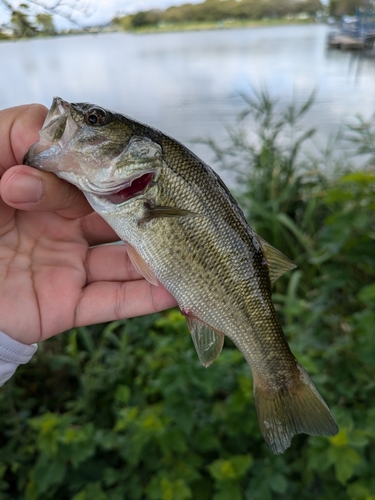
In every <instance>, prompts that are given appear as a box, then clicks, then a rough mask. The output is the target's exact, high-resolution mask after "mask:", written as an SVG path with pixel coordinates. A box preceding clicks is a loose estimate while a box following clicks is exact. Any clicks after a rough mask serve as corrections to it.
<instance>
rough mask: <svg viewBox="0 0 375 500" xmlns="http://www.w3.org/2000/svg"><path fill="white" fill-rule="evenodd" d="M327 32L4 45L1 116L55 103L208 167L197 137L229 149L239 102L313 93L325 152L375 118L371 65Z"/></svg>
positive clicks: (0, 52) (313, 115)
mask: <svg viewBox="0 0 375 500" xmlns="http://www.w3.org/2000/svg"><path fill="white" fill-rule="evenodd" d="M328 30H329V28H328V27H327V26H324V25H308V26H302V25H301V26H280V27H265V28H253V29H235V30H217V31H197V32H185V33H163V34H143V35H136V34H129V33H109V34H99V35H84V36H82V35H81V36H79V35H77V36H67V37H60V38H49V39H48V38H45V39H34V40H25V41H23V40H21V41H16V42H1V43H0V68H1V72H0V108H5V107H8V106H13V105H17V104H23V103H29V102H40V103H43V104H45V105H46V106H49V105H50V103H51V100H52V97H53V96H55V95H59V96H60V97H63V98H64V99H66V100H68V101H75V102H77V101H78V102H79V101H89V102H94V103H96V104H100V105H102V106H104V107H107V108H110V109H114V110H116V111H119V112H122V113H125V114H127V115H129V116H132V117H134V118H136V119H138V120H140V121H143V122H146V123H148V124H150V125H153V126H155V127H157V128H159V129H161V130H162V131H164V132H166V133H168V134H170V135H172V136H173V137H175V138H177V139H179V140H180V141H182V142H184V143H186V144H188V145H189V146H190V147H191V149H193V150H194V151H195V152H196V153H197V154H198V155H200V156H201V157H203V159H205V160H206V161H209V162H210V160H211V158H212V153H211V151H210V150H209V149H208V148H207V147H206V146H202V145H197V144H192V141H193V140H194V139H195V138H198V137H213V138H215V139H216V140H218V141H224V140H225V139H226V137H227V135H226V129H225V126H226V125H230V124H233V123H234V121H235V118H236V116H237V115H238V113H239V112H240V111H241V110H242V109H243V101H242V99H241V97H240V96H239V94H240V93H243V92H245V93H251V88H255V89H260V88H263V87H266V88H267V89H268V90H269V92H270V94H271V95H273V96H275V97H279V98H280V102H281V105H283V104H284V105H286V104H288V103H290V102H291V100H292V99H294V100H295V101H296V102H297V103H298V102H299V103H300V102H302V101H304V100H305V99H307V97H308V96H309V95H310V93H311V92H312V91H313V90H314V89H317V91H318V93H317V97H316V104H315V106H314V107H313V109H312V110H311V111H310V112H309V114H308V116H307V118H306V119H305V122H306V123H307V124H308V125H309V126H315V127H317V128H318V135H317V137H316V139H315V141H317V143H318V144H321V143H322V141H323V142H324V140H325V139H326V137H327V136H328V135H329V134H331V133H335V132H336V131H337V129H338V127H339V126H340V124H341V123H342V122H343V121H345V120H347V119H348V118H349V117H352V116H354V115H355V114H357V113H359V114H361V115H363V116H364V117H370V116H371V115H372V114H373V113H374V112H375V59H371V58H368V59H364V58H360V57H358V55H355V54H352V53H350V52H343V51H341V52H340V51H331V50H328V49H327V48H326V36H327V33H328Z"/></svg>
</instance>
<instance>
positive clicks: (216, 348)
mask: <svg viewBox="0 0 375 500" xmlns="http://www.w3.org/2000/svg"><path fill="white" fill-rule="evenodd" d="M186 322H187V326H188V328H189V331H190V333H191V337H192V339H193V342H194V346H195V349H196V351H197V353H198V357H199V360H200V362H201V363H202V365H203V366H205V367H206V368H208V367H209V366H210V364H211V363H212V362H213V361H215V359H216V358H217V357H218V356H219V354H220V353H221V350H222V348H223V344H224V334H223V333H222V332H218V331H215V330H213V329H212V328H211V327H210V326H208V325H206V324H205V323H203V322H202V321H200V320H199V319H197V318H195V317H193V316H186Z"/></svg>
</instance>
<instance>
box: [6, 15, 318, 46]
mask: <svg viewBox="0 0 375 500" xmlns="http://www.w3.org/2000/svg"><path fill="white" fill-rule="evenodd" d="M322 23H323V24H324V21H323V20H316V19H314V18H311V17H307V18H298V17H292V18H281V19H260V20H254V19H251V20H250V19H249V20H244V21H236V20H223V21H219V22H199V23H196V22H195V23H189V22H186V23H173V24H160V25H158V26H155V25H154V26H144V27H140V28H136V29H122V28H121V27H119V26H116V25H113V26H106V27H100V26H97V27H90V28H84V27H83V28H82V29H81V30H70V31H67V32H58V33H56V34H55V35H45V34H44V33H41V34H40V35H36V36H33V37H16V36H5V35H3V36H2V34H1V32H0V43H1V42H10V41H17V40H28V39H30V40H31V39H35V38H55V37H63V36H69V35H90V34H91V35H92V34H100V33H130V34H135V35H143V34H149V33H177V32H186V31H213V30H230V29H253V28H266V27H275V26H293V25H308V24H322Z"/></svg>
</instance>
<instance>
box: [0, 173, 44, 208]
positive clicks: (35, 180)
mask: <svg viewBox="0 0 375 500" xmlns="http://www.w3.org/2000/svg"><path fill="white" fill-rule="evenodd" d="M6 189H7V197H8V200H9V201H10V202H12V203H35V202H36V201H39V200H40V198H41V197H42V194H43V191H44V186H43V182H42V180H41V179H39V177H34V176H33V175H27V174H14V175H13V176H12V177H11V178H10V179H9V180H8V182H7V183H6Z"/></svg>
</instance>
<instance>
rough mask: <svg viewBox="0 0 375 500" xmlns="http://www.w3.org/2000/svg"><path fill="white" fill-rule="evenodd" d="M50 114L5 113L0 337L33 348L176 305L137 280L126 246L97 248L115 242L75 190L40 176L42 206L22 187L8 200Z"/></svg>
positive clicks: (0, 141)
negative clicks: (27, 197) (79, 330)
mask: <svg viewBox="0 0 375 500" xmlns="http://www.w3.org/2000/svg"><path fill="white" fill-rule="evenodd" d="M45 114H46V110H45V109H44V108H42V107H41V106H38V105H30V106H23V107H19V108H10V109H9V110H5V111H0V330H2V331H4V332H5V333H7V334H8V335H10V336H11V337H13V338H15V339H17V340H19V341H21V342H23V343H25V344H31V343H33V342H38V341H40V340H43V339H46V338H48V337H51V336H52V335H56V334H57V333H60V332H63V331H65V330H68V329H69V328H72V327H74V326H81V325H89V324H93V323H100V322H104V321H111V320H113V319H116V318H126V317H131V316H138V315H142V314H147V313H150V312H154V311H158V310H162V309H165V308H167V307H172V306H173V305H175V301H174V299H173V298H172V297H171V296H170V295H169V293H168V292H167V291H166V290H165V289H164V288H163V287H161V286H158V287H154V286H152V285H150V284H149V283H148V282H146V281H145V280H144V279H143V278H142V276H140V275H139V274H137V272H136V271H135V270H134V268H133V267H132V266H131V264H130V262H129V259H128V257H127V254H126V249H125V246H124V245H114V246H113V245H104V246H101V245H100V244H101V243H108V242H111V241H114V240H115V239H118V238H117V237H116V235H115V234H114V232H113V231H112V229H111V228H110V227H109V226H108V225H107V224H106V223H105V222H104V221H103V219H101V218H100V217H99V216H98V215H97V214H95V213H91V212H92V211H91V209H90V208H89V206H88V204H87V202H86V200H85V199H84V197H83V195H82V194H81V193H79V192H78V191H77V190H76V189H75V188H73V187H72V186H69V185H68V184H66V183H64V182H63V181H61V180H59V179H57V177H56V176H54V175H53V174H48V173H45V172H38V176H39V177H41V178H43V182H44V183H45V186H47V188H46V189H47V190H46V193H45V195H44V197H43V198H42V199H41V201H40V203H34V204H33V203H31V202H23V201H22V198H23V197H24V194H25V185H24V186H23V188H22V189H21V191H19V190H18V192H17V197H18V198H21V200H19V202H15V201H13V202H12V200H11V199H9V198H8V196H9V193H10V192H11V188H10V187H9V186H11V180H12V179H14V178H15V176H17V175H20V174H21V177H22V176H24V175H26V178H28V177H27V176H31V177H33V175H34V174H35V173H36V171H35V170H33V169H31V168H30V167H25V166H14V165H17V163H20V162H22V158H23V156H24V154H25V153H26V151H27V150H28V148H29V147H30V146H31V144H33V142H35V141H36V140H37V138H38V130H39V129H40V128H41V124H42V123H43V120H44V117H45ZM9 139H10V140H9ZM23 178H24V179H25V177H23ZM28 182H29V181H27V182H26V191H27V186H28V185H29V184H28ZM9 189H10V191H9ZM14 194H15V191H14V190H13V196H14ZM12 207H13V208H12ZM17 208H22V210H17ZM87 214H88V215H87Z"/></svg>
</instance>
